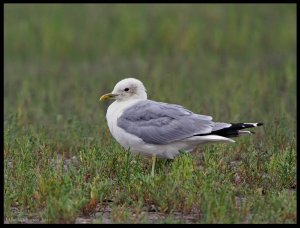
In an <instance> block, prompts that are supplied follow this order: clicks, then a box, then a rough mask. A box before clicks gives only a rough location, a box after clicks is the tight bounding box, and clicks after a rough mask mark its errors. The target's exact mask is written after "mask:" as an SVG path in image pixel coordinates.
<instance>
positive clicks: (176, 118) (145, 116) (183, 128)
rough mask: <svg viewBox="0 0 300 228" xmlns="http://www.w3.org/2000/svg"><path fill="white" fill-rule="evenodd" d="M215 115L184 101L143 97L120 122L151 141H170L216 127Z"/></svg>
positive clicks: (125, 113) (154, 142) (159, 142)
mask: <svg viewBox="0 0 300 228" xmlns="http://www.w3.org/2000/svg"><path fill="white" fill-rule="evenodd" d="M211 120H212V117H211V116H204V115H198V114H195V113H193V112H191V111H189V110H187V109H185V108H184V107H182V106H180V105H174V104H166V103H161V102H155V101H151V100H145V101H140V102H138V103H136V104H135V105H133V106H131V107H129V108H128V109H126V110H125V111H124V112H123V114H122V115H121V116H120V117H119V118H118V122H117V124H118V126H119V127H120V128H122V129H124V130H125V131H127V132H129V133H131V134H133V135H136V136H137V137H139V138H142V139H143V141H144V142H146V143H151V144H168V143H171V142H174V141H177V140H182V139H185V138H188V137H192V136H193V135H197V134H209V133H211V131H212V130H213V127H215V124H214V122H212V121H211Z"/></svg>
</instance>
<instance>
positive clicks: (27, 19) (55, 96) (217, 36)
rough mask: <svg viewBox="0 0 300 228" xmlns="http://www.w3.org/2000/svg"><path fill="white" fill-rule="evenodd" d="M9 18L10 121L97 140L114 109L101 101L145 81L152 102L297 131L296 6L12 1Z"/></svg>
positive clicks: (6, 110)
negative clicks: (126, 84) (129, 83)
mask: <svg viewBox="0 0 300 228" xmlns="http://www.w3.org/2000/svg"><path fill="white" fill-rule="evenodd" d="M4 12H5V15H4V24H5V27H4V47H5V53H4V122H5V121H6V120H8V119H9V118H11V117H12V116H14V117H16V118H17V119H18V123H20V124H21V125H22V126H31V127H38V126H42V127H45V128H46V129H47V131H48V134H49V137H56V136H57V135H59V137H58V138H57V139H58V140H65V143H67V139H68V136H69V135H70V134H75V135H76V134H79V135H80V136H87V137H94V138H97V137H99V133H100V132H101V131H102V129H103V128H104V125H105V126H106V122H105V118H104V114H105V111H106V107H107V105H108V104H101V103H99V102H98V97H99V95H101V94H103V93H106V92H110V91H111V90H112V89H113V86H114V85H115V83H116V82H118V81H119V80H121V79H123V78H126V77H136V78H139V79H140V80H142V81H143V82H144V84H145V86H146V88H147V90H148V95H149V98H150V99H155V100H160V101H165V102H170V103H178V104H182V105H184V106H186V107H187V108H189V109H191V110H193V111H195V112H199V113H201V114H208V115H212V116H214V119H215V120H218V121H232V122H239V121H246V122H251V121H261V122H265V123H266V125H267V126H268V125H269V124H272V123H274V121H275V120H277V121H284V122H285V124H286V125H287V126H289V130H290V131H291V132H295V123H296V122H295V117H296V115H295V114H296V5H295V4H259V5H257V4H224V5H223V4H167V5H166V4H72V5H65V4H40V5H38V4H26V5H25V4H24V5H23V4H6V5H4ZM74 125H75V127H74V128H75V129H77V130H75V129H71V127H72V126H74ZM5 127H7V125H5ZM78 128H79V129H81V131H78ZM64 130H67V131H64ZM52 131H54V132H53V134H52V135H51V132H52ZM62 135H64V138H61V136H62ZM72 137H73V136H71V137H70V140H72ZM80 138H81V137H80ZM79 140H80V139H79Z"/></svg>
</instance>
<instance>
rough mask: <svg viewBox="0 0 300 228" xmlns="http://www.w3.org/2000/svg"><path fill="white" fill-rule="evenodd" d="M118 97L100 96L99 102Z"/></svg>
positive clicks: (112, 95) (114, 95)
mask: <svg viewBox="0 0 300 228" xmlns="http://www.w3.org/2000/svg"><path fill="white" fill-rule="evenodd" d="M116 96H118V95H117V94H112V93H107V94H104V95H102V96H101V97H100V98H99V100H100V101H105V100H108V99H112V98H114V97H116Z"/></svg>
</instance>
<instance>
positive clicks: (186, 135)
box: [100, 78, 263, 176]
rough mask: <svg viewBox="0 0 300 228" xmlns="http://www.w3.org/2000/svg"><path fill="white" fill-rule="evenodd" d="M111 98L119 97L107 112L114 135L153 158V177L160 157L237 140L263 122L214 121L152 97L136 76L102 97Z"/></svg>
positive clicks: (125, 144)
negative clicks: (236, 138) (248, 129)
mask: <svg viewBox="0 0 300 228" xmlns="http://www.w3.org/2000/svg"><path fill="white" fill-rule="evenodd" d="M107 99H115V101H114V102H113V103H112V104H111V105H110V106H109V107H108V109H107V112H106V120H107V124H108V127H109V130H110V132H111V134H112V136H113V137H114V138H115V139H116V141H117V142H118V143H119V144H120V145H121V146H122V147H124V148H125V149H126V150H129V151H130V152H132V153H134V154H141V155H145V156H150V157H152V172H151V174H152V176H153V175H154V167H155V160H156V157H157V158H165V159H174V158H175V157H176V156H177V155H179V154H180V152H181V151H187V152H191V151H192V150H193V149H194V148H195V147H197V146H198V145H200V144H206V143H217V142H230V143H233V142H235V141H234V140H233V139H232V138H233V137H238V136H241V135H245V134H251V133H254V132H251V131H245V130H243V129H245V128H252V127H258V126H261V125H263V124H262V123H224V122H213V121H212V119H213V118H212V117H211V116H207V115H200V114H196V113H194V112H192V111H190V110H188V109H186V108H184V107H183V106H181V105H177V104H168V103H163V102H157V101H153V100H149V99H147V93H146V89H145V87H144V85H143V83H142V82H141V81H140V80H138V79H135V78H125V79H123V80H121V81H119V82H118V83H117V84H116V85H115V87H114V89H113V91H112V92H111V93H108V94H104V95H102V96H101V97H100V101H103V100H107Z"/></svg>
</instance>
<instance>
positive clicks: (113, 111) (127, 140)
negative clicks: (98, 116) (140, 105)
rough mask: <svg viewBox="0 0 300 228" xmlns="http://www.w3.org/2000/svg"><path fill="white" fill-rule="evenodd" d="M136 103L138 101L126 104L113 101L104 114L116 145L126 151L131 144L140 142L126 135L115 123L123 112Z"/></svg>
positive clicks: (132, 136)
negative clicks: (118, 144) (119, 145)
mask: <svg viewBox="0 0 300 228" xmlns="http://www.w3.org/2000/svg"><path fill="white" fill-rule="evenodd" d="M138 101H139V100H138V99H134V100H130V101H126V102H124V101H115V102H113V103H112V104H111V105H110V106H109V107H108V109H107V112H106V120H107V123H108V127H109V130H110V133H111V134H112V136H113V137H114V138H115V139H116V140H117V141H118V143H120V144H121V145H122V146H123V147H125V148H126V149H128V148H129V147H130V145H131V144H132V143H136V142H137V141H141V139H139V138H138V137H136V136H134V135H132V134H129V133H127V132H126V131H124V130H123V129H122V128H120V127H118V125H117V122H118V118H119V117H120V116H121V115H122V113H123V112H124V110H125V109H127V108H129V107H130V106H132V105H134V104H135V103H136V102H138ZM129 135H130V136H129Z"/></svg>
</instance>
